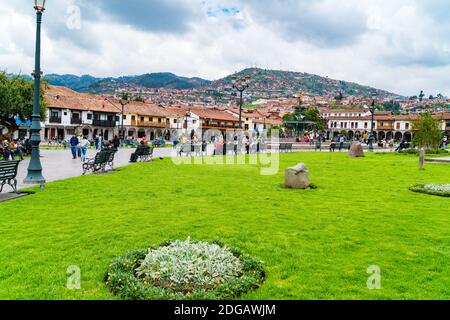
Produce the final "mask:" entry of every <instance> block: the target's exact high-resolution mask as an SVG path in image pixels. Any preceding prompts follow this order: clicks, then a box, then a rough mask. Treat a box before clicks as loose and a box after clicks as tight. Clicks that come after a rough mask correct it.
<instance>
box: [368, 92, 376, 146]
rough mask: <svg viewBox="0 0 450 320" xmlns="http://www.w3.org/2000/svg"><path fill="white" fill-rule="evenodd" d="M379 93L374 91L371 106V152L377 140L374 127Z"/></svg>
mask: <svg viewBox="0 0 450 320" xmlns="http://www.w3.org/2000/svg"><path fill="white" fill-rule="evenodd" d="M376 96H377V94H376V93H375V92H374V93H372V105H371V106H370V113H371V115H372V117H371V119H372V120H371V123H370V135H369V152H373V142H374V140H375V134H374V128H373V123H374V120H375V119H374V117H375V99H376Z"/></svg>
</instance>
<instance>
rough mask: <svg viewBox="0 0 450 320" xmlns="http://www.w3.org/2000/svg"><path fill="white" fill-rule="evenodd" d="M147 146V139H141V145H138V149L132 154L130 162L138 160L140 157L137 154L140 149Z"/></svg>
mask: <svg viewBox="0 0 450 320" xmlns="http://www.w3.org/2000/svg"><path fill="white" fill-rule="evenodd" d="M146 147H147V145H146V143H145V141H144V140H141V143H139V145H138V147H137V149H136V151H135V152H134V153H132V154H131V157H130V162H137V160H138V157H137V155H136V154H139V152H138V150H142V149H144V148H146Z"/></svg>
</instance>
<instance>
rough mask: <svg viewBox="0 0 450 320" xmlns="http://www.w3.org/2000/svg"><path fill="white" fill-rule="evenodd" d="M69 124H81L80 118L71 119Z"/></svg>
mask: <svg viewBox="0 0 450 320" xmlns="http://www.w3.org/2000/svg"><path fill="white" fill-rule="evenodd" d="M70 123H71V124H81V119H80V118H78V119H76V118H72V119H70Z"/></svg>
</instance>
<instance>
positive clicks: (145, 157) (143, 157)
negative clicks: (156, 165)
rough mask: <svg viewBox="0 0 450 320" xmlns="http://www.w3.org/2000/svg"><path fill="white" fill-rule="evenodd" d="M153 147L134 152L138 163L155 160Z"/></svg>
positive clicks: (138, 149)
mask: <svg viewBox="0 0 450 320" xmlns="http://www.w3.org/2000/svg"><path fill="white" fill-rule="evenodd" d="M153 150H154V148H153V147H150V146H144V147H142V148H139V147H138V148H137V149H136V151H135V152H134V155H135V157H136V160H137V161H140V162H148V161H152V160H153Z"/></svg>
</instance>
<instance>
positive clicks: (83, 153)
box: [80, 137, 90, 162]
mask: <svg viewBox="0 0 450 320" xmlns="http://www.w3.org/2000/svg"><path fill="white" fill-rule="evenodd" d="M89 145H90V142H89V140H88V139H87V137H83V138H82V139H81V141H80V149H81V161H83V162H85V161H86V153H87V148H88V147H89Z"/></svg>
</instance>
